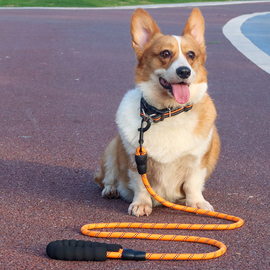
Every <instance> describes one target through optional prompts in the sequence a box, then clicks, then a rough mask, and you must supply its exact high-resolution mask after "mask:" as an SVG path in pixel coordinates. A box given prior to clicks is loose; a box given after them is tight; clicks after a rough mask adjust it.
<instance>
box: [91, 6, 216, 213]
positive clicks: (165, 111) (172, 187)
mask: <svg viewBox="0 0 270 270" xmlns="http://www.w3.org/2000/svg"><path fill="white" fill-rule="evenodd" d="M204 29H205V26H204V19H203V16H202V14H201V12H200V10H199V9H198V8H195V9H193V11H192V13H191V15H190V17H189V18H188V21H187V23H186V25H185V27H184V30H183V33H182V36H171V35H163V34H162V33H161V31H160V29H159V27H158V26H157V24H156V23H155V21H154V20H153V19H152V18H151V16H150V15H149V14H148V13H147V12H146V11H145V10H143V9H141V8H139V9H137V10H136V11H135V12H134V13H133V15H132V18H131V30H130V32H131V37H132V46H133V49H134V51H135V54H136V56H137V60H138V64H137V66H136V69H135V83H136V88H135V89H133V90H130V91H128V92H127V93H126V94H125V96H124V97H123V99H122V101H121V103H120V105H119V108H118V111H117V114H116V124H117V127H118V131H119V134H118V135H117V136H116V137H115V138H114V139H113V140H112V141H111V142H110V143H109V144H108V146H107V148H106V150H105V152H104V154H103V157H102V159H101V169H100V170H99V171H97V172H96V173H95V181H96V183H98V184H99V185H100V187H101V188H102V189H103V190H102V196H103V197H106V198H115V197H119V196H121V197H122V198H124V199H126V200H128V201H130V202H131V204H130V206H129V208H128V213H129V214H130V215H134V216H144V215H146V216H148V215H150V214H151V212H152V207H154V206H158V205H160V203H158V202H157V201H156V200H155V199H153V198H152V197H151V195H150V194H149V193H148V191H147V190H146V188H145V186H144V184H143V182H142V179H141V175H140V174H139V173H138V171H137V167H136V163H135V152H136V149H137V148H138V146H139V143H138V139H139V133H140V132H139V131H138V129H139V128H140V127H141V123H142V119H143V118H144V119H147V121H148V122H149V123H150V124H151V126H150V128H149V129H148V130H147V131H146V132H144V137H143V141H144V142H143V147H144V149H145V150H146V152H147V156H148V161H147V177H148V180H149V183H150V184H151V186H152V188H153V190H154V191H155V192H156V193H157V194H158V195H160V196H161V197H162V198H164V199H166V200H167V201H170V202H173V203H179V202H182V203H185V205H186V206H190V207H195V208H202V209H206V210H210V211H212V210H213V207H212V205H211V204H210V203H209V202H208V201H206V200H205V199H204V197H203V195H202V191H203V188H204V183H205V181H206V179H207V178H208V177H209V176H210V174H211V173H212V171H213V169H214V167H215V165H216V163H217V160H218V156H219V149H220V140H219V135H218V133H217V129H216V126H215V120H216V117H217V113H216V109H215V106H214V103H213V101H212V99H211V98H210V96H209V95H208V93H207V71H206V69H205V67H204V63H205V60H206V50H205V41H204ZM179 112H181V113H179ZM157 120H158V121H157ZM144 125H145V124H144Z"/></svg>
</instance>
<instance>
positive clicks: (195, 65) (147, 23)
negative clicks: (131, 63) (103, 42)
mask: <svg viewBox="0 0 270 270" xmlns="http://www.w3.org/2000/svg"><path fill="white" fill-rule="evenodd" d="M130 32H131V36H132V46H133V49H134V51H135V53H136V55H137V59H138V65H137V67H136V78H135V82H136V84H137V85H138V87H139V88H140V89H141V90H142V91H143V95H144V97H145V99H147V101H148V102H149V103H152V105H154V106H156V107H160V108H163V107H177V106H179V104H181V105H185V104H187V103H197V102H198V101H199V100H200V99H201V98H202V97H203V95H204V93H205V91H206V90H207V72H206V70H205V68H204V62H205V60H206V54H205V42H204V19H203V17H202V14H201V12H200V10H199V9H198V8H195V9H194V10H193V11H192V13H191V15H190V17H189V19H188V21H187V23H186V26H185V28H184V30H183V34H182V36H169V35H163V34H162V33H161V31H160V29H159V27H158V26H157V24H156V23H155V21H154V20H153V19H152V18H151V17H150V15H149V14H148V13H147V12H146V11H145V10H143V9H137V10H136V11H135V12H134V14H133V16H132V19H131V29H130Z"/></svg>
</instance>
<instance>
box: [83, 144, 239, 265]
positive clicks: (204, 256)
mask: <svg viewBox="0 0 270 270" xmlns="http://www.w3.org/2000/svg"><path fill="white" fill-rule="evenodd" d="M136 155H146V151H145V150H144V148H143V147H142V148H140V147H139V148H138V149H137V151H136ZM141 177H142V181H143V183H144V185H145V187H146V189H147V191H148V192H149V193H150V194H151V196H152V197H153V198H154V199H156V200H157V201H158V202H160V203H161V204H163V205H164V206H166V207H169V208H172V209H176V210H180V211H184V212H189V213H194V214H200V215H205V216H211V217H215V218H220V219H225V220H229V221H232V222H234V223H232V224H180V223H92V224H87V225H84V226H83V227H82V228H81V232H82V233H83V234H84V235H87V236H92V237H102V238H124V239H126V238H132V239H147V240H157V241H179V242H193V243H202V244H207V245H212V246H215V247H218V248H219V249H218V250H217V251H215V252H210V253H197V254H192V253H145V259H146V260H208V259H213V258H217V257H220V256H221V255H223V254H224V253H225V252H226V250H227V248H226V246H225V245H224V244H223V243H222V242H220V241H217V240H214V239H210V238H205V237H197V236H185V235H162V234H148V233H133V232H102V231H100V230H99V229H108V228H109V229H110V228H139V229H164V230H166V229H179V230H233V229H236V228H239V227H241V226H242V225H243V224H244V221H243V219H241V218H239V217H235V216H232V215H227V214H222V213H219V212H215V211H208V210H203V209H198V208H193V207H187V206H183V205H179V204H173V203H171V202H168V201H166V200H165V199H163V198H162V197H160V196H159V195H158V194H157V193H156V192H155V191H154V190H153V189H152V187H151V186H150V184H149V181H148V179H147V176H146V174H142V175H141ZM96 229H98V231H96ZM122 254H123V249H120V250H119V251H118V252H109V251H108V252H107V258H111V259H121V258H122Z"/></svg>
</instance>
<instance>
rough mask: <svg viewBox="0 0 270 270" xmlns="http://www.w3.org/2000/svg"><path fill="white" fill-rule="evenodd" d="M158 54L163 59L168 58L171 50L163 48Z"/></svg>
mask: <svg viewBox="0 0 270 270" xmlns="http://www.w3.org/2000/svg"><path fill="white" fill-rule="evenodd" d="M160 56H161V57H162V58H164V59H166V58H169V57H171V52H170V51H168V50H165V51H163V52H161V53H160Z"/></svg>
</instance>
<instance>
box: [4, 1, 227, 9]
mask: <svg viewBox="0 0 270 270" xmlns="http://www.w3.org/2000/svg"><path fill="white" fill-rule="evenodd" d="M210 1H212V2H214V1H222V0H201V1H200V0H0V6H1V7H116V6H132V5H150V4H164V3H166V4H175V3H187V2H210Z"/></svg>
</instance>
